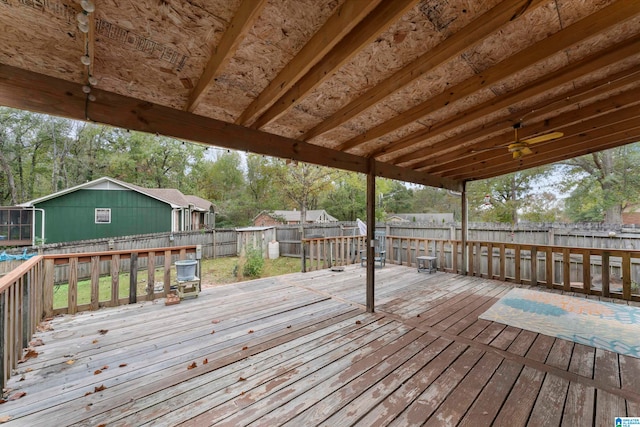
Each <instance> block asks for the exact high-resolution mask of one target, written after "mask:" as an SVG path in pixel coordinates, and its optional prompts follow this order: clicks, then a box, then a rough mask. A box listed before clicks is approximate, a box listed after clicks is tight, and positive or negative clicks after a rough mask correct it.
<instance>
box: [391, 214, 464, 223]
mask: <svg viewBox="0 0 640 427" xmlns="http://www.w3.org/2000/svg"><path fill="white" fill-rule="evenodd" d="M389 218H398V219H401V220H403V221H415V222H438V223H440V222H443V220H444V221H446V222H453V213H400V214H393V215H390V216H389ZM389 218H387V219H389Z"/></svg>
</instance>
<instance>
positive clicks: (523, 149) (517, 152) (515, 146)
mask: <svg viewBox="0 0 640 427" xmlns="http://www.w3.org/2000/svg"><path fill="white" fill-rule="evenodd" d="M520 127H521V124H520V123H516V124H515V125H513V130H514V131H515V134H516V136H515V140H514V142H512V143H511V144H509V145H508V146H507V149H508V150H509V152H510V153H512V154H513V158H514V159H519V158H520V157H522V156H524V155H526V154H532V153H533V151H531V148H529V147H530V146H531V145H533V144H538V143H540V142H547V141H552V140H554V139H558V138H561V137H562V136H564V133H562V132H550V133H545V134H544V135H540V136H536V137H533V138H527V139H523V140H520V139H519V138H518V129H520Z"/></svg>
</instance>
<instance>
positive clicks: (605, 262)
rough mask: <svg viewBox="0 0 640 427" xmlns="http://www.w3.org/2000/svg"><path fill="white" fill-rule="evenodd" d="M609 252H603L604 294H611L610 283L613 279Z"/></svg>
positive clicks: (604, 295) (606, 295)
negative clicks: (610, 270)
mask: <svg viewBox="0 0 640 427" xmlns="http://www.w3.org/2000/svg"><path fill="white" fill-rule="evenodd" d="M610 256H611V254H610V253H609V252H602V296H603V297H608V296H609V292H610V291H609V283H610V281H611V275H610V272H609V257H610Z"/></svg>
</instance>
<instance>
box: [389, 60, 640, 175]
mask: <svg viewBox="0 0 640 427" xmlns="http://www.w3.org/2000/svg"><path fill="white" fill-rule="evenodd" d="M639 78H640V65H638V66H634V67H631V68H630V69H627V70H624V71H622V72H619V73H616V74H615V75H612V76H607V77H605V78H603V79H599V80H597V81H595V82H592V83H590V84H588V85H585V86H584V87H578V88H576V89H574V90H572V91H570V92H567V93H561V94H559V95H556V96H554V97H550V98H545V99H544V100H542V101H540V102H538V103H537V104H534V105H533V106H531V107H529V108H527V109H525V110H522V111H516V112H515V113H511V114H509V115H508V116H506V117H504V118H502V119H500V120H496V121H495V122H493V123H492V124H490V125H479V126H477V127H475V128H473V129H470V130H467V131H465V132H463V133H462V134H460V135H459V136H458V137H455V138H447V139H444V140H442V141H439V142H437V143H434V144H431V145H429V146H426V147H422V148H417V149H416V151H412V152H409V153H406V154H403V155H401V156H398V157H396V158H394V159H393V160H391V163H394V164H402V165H403V166H411V167H413V168H420V167H424V166H428V165H430V164H433V163H432V162H435V163H437V162H439V161H440V160H441V159H442V158H443V155H444V156H448V155H449V153H451V152H453V151H455V150H456V149H457V148H467V147H468V146H471V145H472V144H473V141H475V140H478V139H482V138H483V137H486V136H489V135H491V134H493V133H496V132H501V131H502V132H505V131H507V132H508V133H509V134H511V127H512V126H513V125H514V124H515V123H522V121H523V118H525V117H526V118H527V120H526V123H528V122H529V121H533V122H535V118H536V117H545V116H547V115H549V114H551V113H553V112H554V111H555V110H562V109H563V108H565V107H567V106H570V105H572V104H577V103H582V102H584V101H586V100H589V99H591V98H595V97H597V96H602V94H606V93H608V92H612V91H615V90H617V89H620V88H623V87H624V86H626V85H629V84H631V83H635V82H637V81H638V79H639ZM443 132H444V131H442V130H441V128H440V127H436V128H435V129H434V130H433V131H432V132H431V133H430V134H427V135H425V136H424V137H423V138H428V137H433V136H435V135H440V134H442V133H443ZM526 134H527V130H526V128H525V130H524V133H523V135H526ZM412 137H413V135H412ZM477 148H480V146H478V147H477ZM482 148H485V147H484V145H483V146H482ZM454 156H457V154H456V155H454ZM454 158H455V157H454Z"/></svg>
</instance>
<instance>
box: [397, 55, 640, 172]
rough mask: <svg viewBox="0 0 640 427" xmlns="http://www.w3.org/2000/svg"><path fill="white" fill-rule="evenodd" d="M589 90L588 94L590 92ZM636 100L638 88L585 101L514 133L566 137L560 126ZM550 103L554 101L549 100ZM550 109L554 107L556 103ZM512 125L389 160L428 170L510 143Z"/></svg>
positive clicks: (478, 131) (483, 129) (639, 96)
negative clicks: (556, 132)
mask: <svg viewBox="0 0 640 427" xmlns="http://www.w3.org/2000/svg"><path fill="white" fill-rule="evenodd" d="M638 70H640V66H639V67H638ZM639 77H640V76H639V75H638V74H635V73H634V74H633V75H632V76H630V77H628V78H625V79H624V81H625V82H627V84H628V83H629V80H634V81H635V80H637V79H638V78H639ZM628 79H629V80H628ZM603 87H605V88H610V85H609V84H607V83H604V82H603ZM612 89H613V88H612ZM589 93H591V91H590V92H589ZM596 95H601V94H600V93H599V92H598V93H594V94H593V96H596ZM562 98H564V99H567V102H569V98H568V97H567V96H562ZM586 100H587V99H584V98H582V97H581V99H572V100H571V102H572V103H574V104H577V103H582V102H583V101H586ZM638 100H640V88H636V89H633V90H630V91H625V92H623V93H621V94H617V95H614V96H611V97H610V98H606V99H602V100H600V101H597V102H593V103H591V104H588V103H587V105H581V107H580V108H578V109H574V110H571V111H568V112H566V113H563V114H560V115H557V116H555V117H552V118H550V119H545V120H543V121H540V122H537V123H536V122H534V121H528V122H527V124H526V126H525V127H523V128H522V129H521V130H519V131H518V136H519V137H520V139H526V138H528V137H529V136H533V135H536V134H539V133H544V132H548V131H551V130H562V132H564V134H565V137H566V136H568V133H569V132H568V131H567V130H566V129H561V128H562V127H563V126H567V125H570V124H574V123H578V122H580V121H585V120H588V119H590V118H592V117H597V116H600V115H603V114H609V113H611V112H615V111H617V110H620V109H622V108H624V107H627V106H631V105H633V104H634V103H636V102H638ZM550 102H554V101H553V100H550ZM554 108H557V106H556V107H554ZM520 115H522V113H520ZM541 117H542V116H541ZM512 126H513V124H506V123H504V122H499V123H496V124H495V125H493V126H489V127H482V126H480V127H478V128H476V129H475V130H473V131H471V132H464V133H463V134H461V135H459V136H458V137H455V138H450V139H446V140H444V141H441V142H438V143H436V144H434V145H432V146H430V147H427V148H425V149H420V150H418V151H415V152H412V153H410V154H406V155H402V156H400V157H398V158H397V159H395V160H393V162H392V163H395V164H402V165H403V166H405V167H408V166H410V167H412V168H414V169H417V170H430V169H429V167H430V166H436V165H442V164H443V163H446V162H448V161H453V160H460V159H461V157H463V156H470V155H473V154H476V153H478V152H482V151H486V150H490V149H494V148H495V147H498V146H504V147H506V145H507V144H510V143H511V142H513V140H514V131H513V127H512ZM584 126H587V124H584ZM500 131H502V132H504V133H503V134H502V135H499V136H497V137H493V138H489V139H485V140H483V141H480V142H474V141H475V140H478V139H480V138H483V137H489V136H491V135H492V134H495V133H496V132H500Z"/></svg>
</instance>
